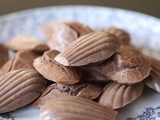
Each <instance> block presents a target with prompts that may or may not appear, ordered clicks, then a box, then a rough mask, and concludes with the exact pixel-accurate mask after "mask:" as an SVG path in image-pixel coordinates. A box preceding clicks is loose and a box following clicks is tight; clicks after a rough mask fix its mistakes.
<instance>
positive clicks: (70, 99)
mask: <svg viewBox="0 0 160 120" xmlns="http://www.w3.org/2000/svg"><path fill="white" fill-rule="evenodd" d="M40 116H41V118H42V120H57V119H59V120H117V112H116V111H114V110H112V109H110V108H107V107H103V106H101V105H99V104H98V103H96V102H93V101H90V100H87V99H84V98H80V97H76V96H67V97H60V98H57V99H52V100H51V101H49V102H47V103H46V104H45V105H44V106H42V108H41V109H40Z"/></svg>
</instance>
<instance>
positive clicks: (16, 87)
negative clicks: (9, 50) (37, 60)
mask: <svg viewBox="0 0 160 120" xmlns="http://www.w3.org/2000/svg"><path fill="white" fill-rule="evenodd" d="M45 84H46V80H45V79H44V78H43V77H42V76H41V75H40V74H39V73H38V72H37V71H35V70H33V69H19V70H14V71H11V72H9V73H7V74H6V75H4V76H2V77H0V113H6V112H10V111H13V110H16V109H18V108H20V107H23V106H25V105H27V104H29V103H31V102H32V101H34V100H35V99H36V98H37V97H38V96H39V95H40V94H41V92H42V91H43V90H44V89H45Z"/></svg>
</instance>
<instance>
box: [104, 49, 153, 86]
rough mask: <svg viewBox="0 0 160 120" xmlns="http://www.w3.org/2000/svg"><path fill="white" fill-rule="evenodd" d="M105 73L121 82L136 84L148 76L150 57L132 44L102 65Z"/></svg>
mask: <svg viewBox="0 0 160 120" xmlns="http://www.w3.org/2000/svg"><path fill="white" fill-rule="evenodd" d="M102 71H103V73H104V74H105V75H106V76H107V77H109V78H110V79H112V80H114V81H117V82H118V83H121V84H135V83H138V82H141V81H142V80H144V79H145V78H146V77H148V75H149V73H150V71H151V66H150V60H149V58H148V57H146V56H145V55H143V54H142V53H141V52H140V51H139V50H138V49H136V48H134V47H132V46H121V48H120V51H119V52H118V53H116V54H114V55H113V56H112V58H111V59H109V60H108V61H106V62H105V63H104V64H103V65H102Z"/></svg>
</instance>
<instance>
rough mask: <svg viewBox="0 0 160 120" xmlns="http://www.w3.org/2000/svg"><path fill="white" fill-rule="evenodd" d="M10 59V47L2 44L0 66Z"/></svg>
mask: <svg viewBox="0 0 160 120" xmlns="http://www.w3.org/2000/svg"><path fill="white" fill-rule="evenodd" d="M8 59H9V54H8V49H7V48H6V47H5V46H4V45H2V44H0V68H1V67H2V66H3V65H4V64H5V63H6V62H7V61H8Z"/></svg>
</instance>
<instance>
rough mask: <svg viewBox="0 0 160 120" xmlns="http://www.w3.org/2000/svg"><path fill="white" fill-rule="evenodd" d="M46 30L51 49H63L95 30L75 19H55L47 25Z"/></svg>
mask: <svg viewBox="0 0 160 120" xmlns="http://www.w3.org/2000/svg"><path fill="white" fill-rule="evenodd" d="M44 32H45V35H46V37H47V44H48V46H49V47H50V49H55V50H58V51H63V50H65V48H66V47H67V46H68V45H69V44H70V43H71V42H73V41H74V40H75V39H77V38H79V37H80V36H82V35H85V34H88V33H90V32H93V30H92V29H91V28H89V27H88V26H86V25H84V24H81V23H78V22H74V21H55V22H53V23H50V24H48V25H47V26H45V28H44Z"/></svg>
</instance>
